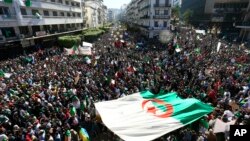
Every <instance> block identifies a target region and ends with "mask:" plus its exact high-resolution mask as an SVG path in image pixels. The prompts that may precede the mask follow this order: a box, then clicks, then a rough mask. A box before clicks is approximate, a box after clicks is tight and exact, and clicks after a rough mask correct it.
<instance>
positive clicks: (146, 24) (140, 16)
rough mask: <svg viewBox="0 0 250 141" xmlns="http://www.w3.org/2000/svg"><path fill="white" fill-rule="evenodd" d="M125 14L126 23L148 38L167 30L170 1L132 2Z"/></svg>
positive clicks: (145, 0)
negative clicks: (135, 27) (136, 27)
mask: <svg viewBox="0 0 250 141" xmlns="http://www.w3.org/2000/svg"><path fill="white" fill-rule="evenodd" d="M126 12H127V15H126V16H127V22H128V23H132V24H135V25H138V26H139V27H140V29H141V31H142V33H143V34H144V35H146V36H148V37H149V38H153V37H157V36H159V34H160V31H162V30H169V27H170V15H171V0H132V1H131V3H130V4H129V5H128V6H127V11H126Z"/></svg>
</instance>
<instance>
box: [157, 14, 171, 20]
mask: <svg viewBox="0 0 250 141" xmlns="http://www.w3.org/2000/svg"><path fill="white" fill-rule="evenodd" d="M153 18H154V19H170V16H169V15H155V16H153Z"/></svg>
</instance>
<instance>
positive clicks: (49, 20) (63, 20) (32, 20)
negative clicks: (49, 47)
mask: <svg viewBox="0 0 250 141" xmlns="http://www.w3.org/2000/svg"><path fill="white" fill-rule="evenodd" d="M82 22H83V18H82V17H64V16H42V17H41V19H38V18H37V17H36V16H34V15H23V19H22V20H21V21H20V26H27V25H30V26H32V25H52V24H72V23H82Z"/></svg>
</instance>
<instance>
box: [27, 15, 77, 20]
mask: <svg viewBox="0 0 250 141" xmlns="http://www.w3.org/2000/svg"><path fill="white" fill-rule="evenodd" d="M23 18H32V19H39V18H38V17H37V16H35V15H23ZM43 18H55V19H60V18H70V19H77V18H81V17H72V16H71V17H67V16H42V15H41V19H43Z"/></svg>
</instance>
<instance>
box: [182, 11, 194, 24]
mask: <svg viewBox="0 0 250 141" xmlns="http://www.w3.org/2000/svg"><path fill="white" fill-rule="evenodd" d="M193 13H194V12H193V11H192V10H190V9H187V10H186V11H185V12H184V13H183V20H184V22H185V24H186V25H188V24H190V20H191V17H192V16H193Z"/></svg>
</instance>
